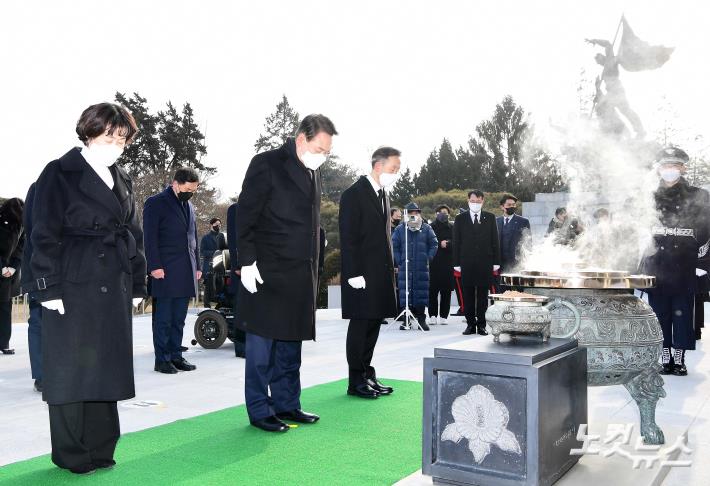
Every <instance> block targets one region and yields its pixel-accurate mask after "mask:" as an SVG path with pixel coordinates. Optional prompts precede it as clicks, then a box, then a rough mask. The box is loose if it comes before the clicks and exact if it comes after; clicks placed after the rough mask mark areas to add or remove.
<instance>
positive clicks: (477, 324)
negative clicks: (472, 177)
mask: <svg viewBox="0 0 710 486" xmlns="http://www.w3.org/2000/svg"><path fill="white" fill-rule="evenodd" d="M483 202H484V196H483V191H479V190H477V189H476V190H473V191H471V192H469V193H468V207H469V210H468V212H466V213H462V214H459V215H458V216H456V220H455V221H454V258H453V260H454V262H453V263H454V269H456V270H458V271H460V272H461V281H462V284H463V298H464V301H465V302H466V306H465V309H466V323H467V325H466V330H464V332H463V333H464V334H465V335H469V334H473V333H474V332H476V331H478V334H480V335H482V336H485V335H487V334H488V332H487V331H486V310H487V309H488V290H489V289H490V286H491V284H492V283H493V272H495V271H497V270H498V269H499V268H500V261H501V259H500V245H499V243H498V229H497V227H496V218H495V216H494V215H493V213H489V212H487V211H483V210H482V208H483Z"/></svg>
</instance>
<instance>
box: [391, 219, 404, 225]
mask: <svg viewBox="0 0 710 486" xmlns="http://www.w3.org/2000/svg"><path fill="white" fill-rule="evenodd" d="M401 222H402V218H399V219H398V218H395V219H393V220H392V224H395V225H398V224H399V223H401Z"/></svg>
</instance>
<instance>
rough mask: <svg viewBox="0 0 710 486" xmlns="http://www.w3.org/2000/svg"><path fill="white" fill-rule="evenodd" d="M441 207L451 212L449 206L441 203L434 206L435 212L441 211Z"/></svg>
mask: <svg viewBox="0 0 710 486" xmlns="http://www.w3.org/2000/svg"><path fill="white" fill-rule="evenodd" d="M442 209H446V210H447V211H448V212H449V214H451V208H450V207H448V206H447V205H446V204H442V205H441V206H438V207H437V208H436V212H437V213H438V212H439V211H441V210H442Z"/></svg>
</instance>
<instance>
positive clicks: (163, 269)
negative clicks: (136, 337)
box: [143, 168, 202, 374]
mask: <svg viewBox="0 0 710 486" xmlns="http://www.w3.org/2000/svg"><path fill="white" fill-rule="evenodd" d="M199 180H200V178H199V174H198V173H197V172H196V171H195V170H194V169H192V168H180V169H177V170H176V171H175V175H174V176H173V182H172V184H171V185H169V186H168V187H166V188H165V190H164V191H163V192H161V193H159V194H156V195H155V196H151V197H149V198H148V199H146V201H145V206H144V208H143V233H144V235H145V236H144V238H145V256H146V260H147V261H148V272H149V273H150V278H151V282H150V284H151V285H150V293H151V295H152V296H153V297H154V300H153V302H154V303H155V309H154V311H153V314H154V316H153V317H154V319H153V348H154V350H155V367H154V368H153V369H154V370H155V371H158V372H160V373H165V374H175V373H177V372H178V371H192V370H194V369H196V366H195V365H193V364H191V363H189V362H188V361H187V360H186V359H185V358H183V357H182V350H181V349H180V346H181V344H182V337H183V329H184V327H185V317H186V316H187V307H188V305H189V303H190V299H191V298H192V297H196V296H197V281H198V280H199V279H200V277H201V276H202V271H201V270H200V267H199V262H200V251H199V249H198V248H197V223H196V218H195V208H194V206H193V205H192V203H191V202H190V198H191V197H192V196H193V194H194V193H195V191H197V188H198V186H199Z"/></svg>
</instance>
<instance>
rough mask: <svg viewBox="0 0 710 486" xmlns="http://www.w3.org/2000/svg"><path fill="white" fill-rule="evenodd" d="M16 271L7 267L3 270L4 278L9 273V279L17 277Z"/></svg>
mask: <svg viewBox="0 0 710 486" xmlns="http://www.w3.org/2000/svg"><path fill="white" fill-rule="evenodd" d="M15 272H16V270H15V269H14V268H12V267H5V268H3V269H2V276H3V277H4V276H5V274H6V273H9V274H10V275H8V276H7V278H10V277H12V276H13V275H15Z"/></svg>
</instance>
